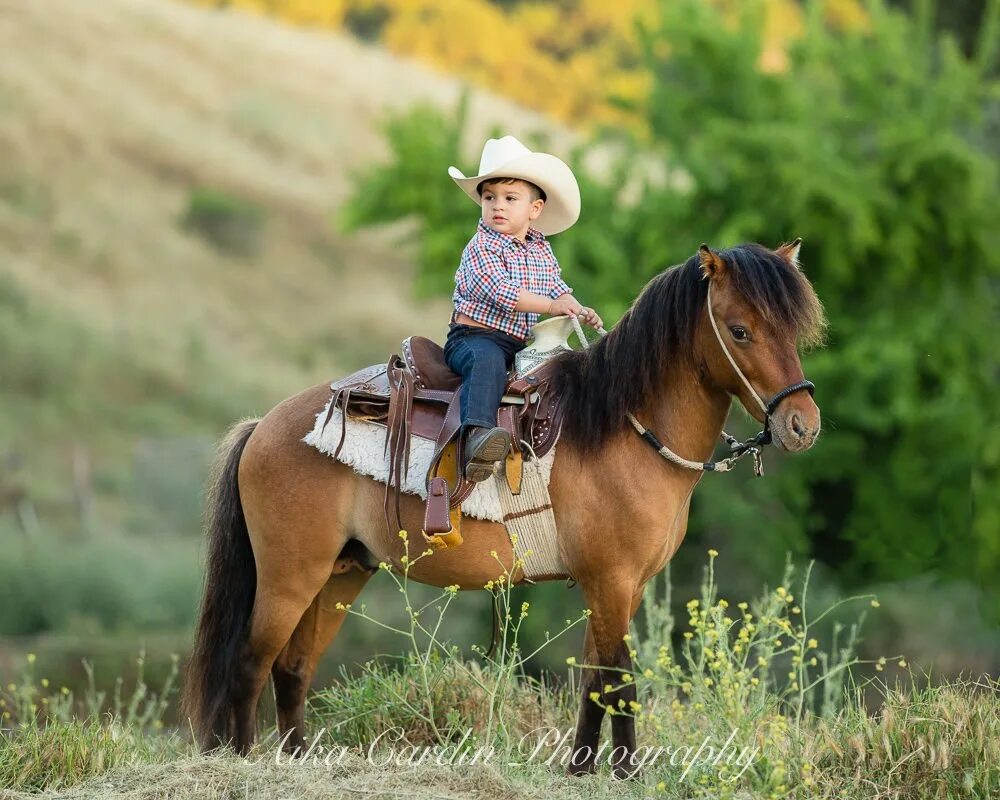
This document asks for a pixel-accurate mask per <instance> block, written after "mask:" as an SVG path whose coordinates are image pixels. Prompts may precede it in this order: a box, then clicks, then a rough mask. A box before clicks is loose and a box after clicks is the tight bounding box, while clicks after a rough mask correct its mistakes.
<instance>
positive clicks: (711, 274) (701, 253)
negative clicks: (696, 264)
mask: <svg viewBox="0 0 1000 800" xmlns="http://www.w3.org/2000/svg"><path fill="white" fill-rule="evenodd" d="M698 258H700V259H701V272H702V275H704V276H705V277H706V278H719V277H721V276H722V273H723V272H725V271H726V262H725V261H723V260H722V257H721V256H720V255H719V254H718V253H716V252H715V251H714V250H713V249H712V248H711V247H709V246H708V245H707V244H703V245H702V246H701V247H699V248H698Z"/></svg>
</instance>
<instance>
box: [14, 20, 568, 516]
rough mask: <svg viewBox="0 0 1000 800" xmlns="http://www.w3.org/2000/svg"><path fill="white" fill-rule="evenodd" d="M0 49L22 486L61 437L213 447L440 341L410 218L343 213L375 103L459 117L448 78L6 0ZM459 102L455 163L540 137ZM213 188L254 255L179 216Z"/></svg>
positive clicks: (55, 451)
mask: <svg viewBox="0 0 1000 800" xmlns="http://www.w3.org/2000/svg"><path fill="white" fill-rule="evenodd" d="M0 54H2V55H0V149H2V152H3V153H4V158H3V159H2V160H0V370H2V371H3V380H2V381H0V406H2V408H3V413H2V414H0V456H6V457H7V458H8V461H11V460H13V462H14V463H17V464H21V465H23V469H22V472H23V473H24V474H26V475H27V476H28V477H27V479H26V480H27V482H28V483H29V484H30V485H31V486H32V487H33V491H34V492H35V493H36V494H37V493H40V494H42V495H50V496H58V495H61V494H64V493H65V490H64V489H63V488H62V487H63V486H64V485H65V482H66V481H67V480H68V475H69V472H70V465H71V461H72V459H71V457H70V455H69V453H68V450H69V449H70V447H71V446H75V445H80V444H82V445H83V446H84V447H85V448H86V450H87V452H88V453H92V454H93V458H94V460H95V461H97V462H100V461H101V459H102V458H111V459H112V460H116V459H117V460H120V459H124V458H126V457H127V456H128V455H129V454H130V453H131V451H132V448H133V441H134V439H135V437H136V436H137V435H139V434H143V433H149V434H154V435H178V434H182V433H186V432H199V433H202V434H211V435H215V434H217V433H218V432H219V430H220V429H221V428H222V427H223V426H224V425H225V424H227V422H228V421H229V420H230V419H232V418H234V417H235V416H238V415H241V414H260V413H263V412H264V411H266V410H267V409H268V408H269V407H270V406H271V405H273V404H274V403H276V402H277V401H279V400H280V399H282V398H283V397H285V396H287V395H289V394H292V393H294V392H296V391H298V390H299V389H300V388H303V387H305V386H307V385H310V384H312V383H314V382H317V381H320V380H324V379H327V378H329V377H332V376H335V375H337V374H342V373H343V372H344V371H346V370H348V369H350V368H353V367H355V366H359V365H362V364H364V363H372V362H373V361H378V360H382V359H384V358H385V357H386V356H387V354H388V353H389V352H391V350H392V349H394V348H395V347H396V346H397V345H398V342H399V340H400V339H401V338H402V337H403V336H404V335H406V334H407V333H423V334H427V335H431V336H437V337H439V338H441V337H443V333H444V330H445V325H446V320H447V313H448V304H447V302H446V300H444V299H435V300H433V301H417V300H414V299H413V297H412V296H411V292H410V285H411V262H410V258H409V250H408V246H407V243H406V234H407V233H408V232H409V230H408V229H407V228H406V226H401V227H399V228H394V229H392V230H383V231H376V232H367V233H365V234H362V235H358V236H345V235H342V234H340V233H339V232H338V230H337V226H336V224H335V220H336V214H337V211H338V209H339V208H340V206H341V204H342V203H343V202H344V201H345V199H346V198H347V197H348V192H349V186H350V179H351V174H352V172H353V171H355V170H358V169H361V168H363V167H364V166H365V165H366V164H369V163H372V162H373V161H374V160H377V159H380V158H382V157H384V155H385V152H384V144H383V141H382V138H381V135H380V128H381V121H382V120H383V119H384V115H385V114H386V112H388V111H390V110H394V109H401V108H405V107H407V106H409V105H411V104H413V103H415V102H419V101H428V102H432V103H435V104H441V105H443V106H445V107H452V106H454V104H455V103H456V101H457V99H458V97H459V94H460V92H461V90H462V85H461V83H460V82H459V81H457V80H454V79H451V78H449V77H446V76H443V75H439V74H435V73H433V72H432V71H430V70H428V69H427V68H425V67H422V66H419V65H415V64H412V63H408V62H404V61H402V60H399V59H397V58H394V57H392V56H389V55H387V54H386V53H385V52H382V51H380V50H378V49H377V48H373V47H370V46H365V45H363V44H360V43H358V42H355V41H353V40H351V39H349V38H346V37H343V36H339V35H336V34H329V33H315V32H310V31H304V30H299V29H294V28H290V27H286V26H283V25H282V24H280V23H277V22H274V21H272V20H268V19H264V18H259V17H254V16H250V15H243V14H239V13H234V12H213V11H206V10H202V9H198V8H193V7H191V6H189V5H184V4H180V3H174V2H169V1H168V0H102V2H100V3H93V2H92V3H78V2H74V0H51V2H46V3H24V2H20V0H0ZM471 111H472V114H471V118H472V119H473V120H475V128H474V129H472V128H471V127H470V130H469V131H468V145H467V152H466V153H465V154H464V155H462V156H460V157H459V158H458V163H460V164H462V165H468V164H470V163H472V162H473V161H474V160H475V159H476V158H477V147H478V143H479V142H480V141H481V140H482V137H483V136H484V135H485V134H486V133H488V131H489V130H490V128H491V127H492V126H493V125H497V124H499V125H502V127H503V128H504V129H505V130H507V131H512V132H514V133H524V132H527V131H528V130H533V129H538V128H540V127H543V126H545V127H548V128H550V129H551V126H549V125H547V123H546V122H545V120H544V119H543V118H541V117H540V116H538V115H537V114H535V113H534V112H527V111H525V110H523V109H521V108H518V107H517V106H515V105H514V104H512V103H510V102H508V101H505V100H503V99H500V98H497V97H493V96H490V95H488V94H485V93H482V92H476V93H474V94H473V96H472V99H471ZM555 133H556V135H557V136H567V135H568V134H565V132H562V133H560V132H559V131H555ZM446 167H447V164H442V165H441V175H442V180H447V178H446V177H445V168H446ZM204 189H208V190H211V191H212V192H214V193H216V194H218V195H219V196H221V197H222V198H223V199H224V201H225V202H226V203H233V204H246V205H247V207H249V208H251V209H253V214H252V215H251V216H250V217H249V221H248V222H246V224H247V226H248V230H247V231H244V234H245V235H246V237H248V239H249V241H250V245H251V246H250V247H248V248H247V253H249V255H247V254H242V253H241V252H238V251H226V250H225V249H223V250H220V249H219V248H218V247H215V246H213V245H212V244H211V243H210V242H209V241H208V240H207V239H206V238H205V237H204V236H199V235H196V233H195V232H194V231H193V230H192V229H191V228H190V227H187V226H185V225H183V224H182V220H183V219H184V217H185V214H186V213H188V209H189V208H190V207H193V206H197V204H198V203H199V202H202V203H204V197H203V196H202V194H201V192H202V190H204ZM213 196H215V195H213ZM469 211H470V220H469V221H470V228H471V226H472V225H473V224H474V219H475V217H474V209H473V208H472V207H471V205H470V209H469ZM456 257H457V254H456ZM5 463H6V462H5ZM0 483H2V482H0ZM0 488H2V487H0ZM2 495H3V492H0V504H2V502H3V501H2ZM0 511H2V505H0Z"/></svg>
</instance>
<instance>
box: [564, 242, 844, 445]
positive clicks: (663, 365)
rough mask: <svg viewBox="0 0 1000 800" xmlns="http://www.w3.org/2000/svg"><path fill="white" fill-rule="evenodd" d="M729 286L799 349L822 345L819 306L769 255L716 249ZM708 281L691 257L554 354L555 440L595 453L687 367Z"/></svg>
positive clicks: (783, 263) (786, 266)
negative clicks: (673, 372) (610, 322)
mask: <svg viewBox="0 0 1000 800" xmlns="http://www.w3.org/2000/svg"><path fill="white" fill-rule="evenodd" d="M718 255H719V256H720V257H721V258H722V259H723V261H725V263H726V267H727V270H728V275H729V279H730V280H731V281H732V282H733V287H734V288H735V289H736V291H737V292H739V293H740V295H741V296H742V297H743V298H744V299H745V300H746V301H747V303H749V304H750V306H751V307H752V308H753V309H754V310H755V311H756V312H757V313H758V314H759V315H760V316H762V317H763V318H764V319H766V320H767V321H768V322H769V323H771V324H772V325H773V326H774V327H775V328H777V329H779V330H793V331H795V334H796V336H797V338H798V341H799V342H800V343H801V344H803V345H805V346H812V345H816V344H819V343H820V342H821V341H822V339H823V332H824V328H825V324H826V323H825V320H824V316H823V307H822V305H821V304H820V302H819V298H817V296H816V293H815V291H813V288H812V285H811V284H810V283H809V281H808V280H807V279H806V277H805V276H804V275H803V274H802V273H801V272H800V271H799V269H798V268H797V267H795V266H793V265H792V264H790V263H789V262H788V261H787V260H786V259H785V258H783V257H782V256H780V255H778V254H777V253H775V252H774V251H772V250H768V249H767V248H765V247H762V246H760V245H758V244H743V245H739V246H738V247H733V248H730V249H728V250H721V251H718ZM707 292H708V281H707V280H705V279H704V276H703V273H702V269H701V260H700V258H699V256H698V255H694V256H692V257H691V258H689V259H688V260H687V261H686V262H684V263H683V264H680V265H678V266H674V267H670V268H669V269H666V270H664V271H663V272H661V273H660V274H659V275H657V276H656V277H654V278H653V279H652V280H650V281H649V283H647V284H646V286H645V287H644V288H643V290H642V292H640V293H639V296H638V297H637V298H636V299H635V301H634V302H633V303H632V306H631V307H630V308H629V309H628V311H626V312H625V314H624V315H623V316H622V318H621V319H620V320H619V321H618V324H617V325H615V327H614V328H613V329H612V330H611V331H610V332H609V333H608V335H607V336H604V337H602V338H601V339H600V340H599V341H596V342H593V343H591V346H590V349H589V350H586V351H574V352H571V353H561V354H560V355H558V356H556V359H557V365H556V373H555V374H556V380H557V381H558V382H559V385H560V387H561V389H562V392H563V397H564V402H565V409H564V415H563V426H562V433H561V436H567V437H569V439H570V440H571V441H572V442H573V443H574V444H575V445H577V446H578V447H581V448H582V449H584V450H594V449H597V448H598V447H600V446H601V445H602V444H604V443H605V442H606V441H607V439H608V437H610V436H611V435H612V434H614V433H617V432H618V431H619V430H620V429H621V428H623V427H624V426H625V425H626V424H627V420H626V417H625V414H626V412H630V411H631V412H635V411H637V410H638V409H640V408H641V407H642V406H643V405H644V404H645V403H646V401H647V399H648V398H649V397H650V396H651V394H652V393H654V392H656V391H658V390H660V388H661V386H662V381H663V379H664V374H665V373H666V371H667V370H669V369H672V368H674V367H677V366H679V365H682V364H685V365H688V366H691V367H693V359H692V355H693V353H692V344H693V341H694V336H695V330H696V327H697V323H698V318H699V316H700V314H701V312H702V309H703V308H704V307H705V297H706V294H707Z"/></svg>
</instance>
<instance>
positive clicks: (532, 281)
mask: <svg viewBox="0 0 1000 800" xmlns="http://www.w3.org/2000/svg"><path fill="white" fill-rule="evenodd" d="M519 287H524V288H525V289H527V290H528V291H529V292H533V293H534V294H540V295H542V296H543V297H551V298H552V299H555V298H557V297H559V295H561V294H566V293H567V292H572V291H573V290H572V289H571V288H570V287H569V286H568V285H567V284H566V282H565V281H564V280H563V279H562V277H560V274H559V262H558V261H556V257H555V254H554V253H553V252H552V245H550V244H549V243H548V241H547V240H546V238H545V236H544V235H542V234H541V233H540V232H539V231H537V230H535V229H534V228H528V233H527V235H526V236H525V241H524V242H521V241H520V240H519V239H517V238H515V237H513V236H508V235H507V234H505V233H500V232H499V231H495V230H493V229H492V228H490V227H488V226H487V225H486V223H485V222H483V220H482V219H480V220H479V227H478V230H477V231H476V235H475V236H473V237H472V239H470V240H469V243H468V244H467V245H466V246H465V251H464V252H463V253H462V261H461V263H460V264H459V266H458V271H457V272H456V273H455V293H454V294H453V295H452V300H454V302H455V310H456V311H461V312H462V313H463V314H467V315H468V316H470V317H472V319H474V320H476V322H481V323H483V324H484V325H489V326H490V327H491V328H496V329H497V330H500V331H503V332H504V333H507V334H510V335H511V336H514V337H516V338H518V339H520V340H521V341H524V340H526V339H527V338H528V336H529V334H530V333H531V329H532V327H534V325H535V323H536V322H537V321H538V317H539V316H540V315H539V314H536V313H533V312H527V311H515V310H514V308H515V306H516V305H517V294H518V292H517V290H518V288H519Z"/></svg>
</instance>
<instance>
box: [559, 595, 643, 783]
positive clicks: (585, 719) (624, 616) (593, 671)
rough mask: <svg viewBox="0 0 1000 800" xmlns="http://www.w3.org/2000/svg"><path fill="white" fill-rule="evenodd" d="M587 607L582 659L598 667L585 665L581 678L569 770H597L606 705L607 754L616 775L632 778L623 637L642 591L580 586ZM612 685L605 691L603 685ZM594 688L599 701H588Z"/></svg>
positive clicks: (632, 696) (631, 695) (631, 694)
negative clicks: (608, 748) (587, 618)
mask: <svg viewBox="0 0 1000 800" xmlns="http://www.w3.org/2000/svg"><path fill="white" fill-rule="evenodd" d="M584 594H585V596H586V597H587V601H588V604H589V606H590V609H591V616H590V620H589V621H588V623H587V635H586V641H585V644H584V654H583V656H584V659H585V661H584V663H586V664H591V665H595V666H596V667H597V668H589V669H588V668H584V673H583V680H582V681H581V693H582V697H581V698H580V713H579V716H578V718H577V727H576V739H575V741H574V744H573V753H572V754H571V756H570V764H569V772H570V774H573V775H579V774H582V773H587V772H594V771H595V770H596V769H597V761H598V753H599V752H600V749H599V747H598V743H599V741H600V738H601V723H602V721H603V720H604V714H605V708H607V709H609V711H608V713H609V714H610V715H611V744H612V749H611V752H610V753H609V754H608V755H607V758H608V761H609V763H611V764H613V765H614V770H615V776H616V777H619V778H629V777H635V776H636V775H637V769H636V766H635V762H634V755H635V749H636V740H635V718H634V717H633V716H632V714H633V712H632V708H633V706H632V703H634V702H635V700H636V697H637V694H636V688H635V681H634V680H625V678H624V676H625V675H626V674H627V675H629V677H630V678H631V676H632V657H631V655H630V654H629V648H628V645H627V644H626V643H625V640H624V637H625V634H627V633H628V625H629V622H630V621H631V619H632V617H633V615H634V614H635V612H636V610H638V607H639V601H640V600H641V598H642V590H641V589H640V590H639V591H638V592H635V593H633V592H632V587H631V586H629V587H627V590H626V587H624V586H623V585H622V584H621V583H619V584H616V585H614V586H609V587H607V588H606V589H605V590H604V591H588V590H587V589H586V588H585V589H584ZM608 686H610V687H612V688H611V691H605V687H608ZM594 692H597V693H598V695H600V697H599V700H600V702H599V703H598V702H595V701H594V700H593V699H591V695H592V694H593V693H594Z"/></svg>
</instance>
